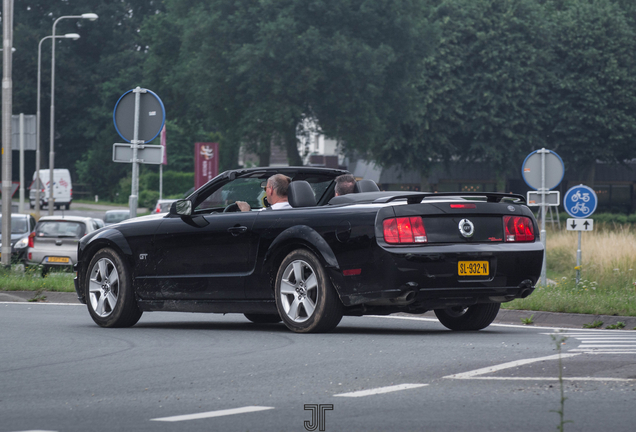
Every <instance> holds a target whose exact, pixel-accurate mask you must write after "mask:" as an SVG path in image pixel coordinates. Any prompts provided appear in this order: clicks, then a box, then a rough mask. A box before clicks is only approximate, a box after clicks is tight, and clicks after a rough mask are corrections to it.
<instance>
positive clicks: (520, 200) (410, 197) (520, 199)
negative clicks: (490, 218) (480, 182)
mask: <svg viewBox="0 0 636 432" xmlns="http://www.w3.org/2000/svg"><path fill="white" fill-rule="evenodd" d="M438 197H456V198H464V197H475V198H486V201H487V202H494V203H498V202H501V201H502V200H503V199H506V198H509V199H511V200H513V201H514V202H515V203H517V204H525V203H526V198H525V197H524V196H523V195H517V194H512V193H501V192H441V193H426V192H415V193H406V194H405V193H400V194H396V195H392V196H387V197H382V198H377V199H375V200H374V201H373V202H374V203H388V202H391V201H395V200H399V199H406V201H407V203H409V204H418V203H421V202H422V200H424V199H426V198H438Z"/></svg>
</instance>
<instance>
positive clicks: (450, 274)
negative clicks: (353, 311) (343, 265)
mask: <svg viewBox="0 0 636 432" xmlns="http://www.w3.org/2000/svg"><path fill="white" fill-rule="evenodd" d="M543 253H544V252H543V246H542V245H541V243H540V242H533V243H525V244H524V243H518V244H514V245H511V244H504V243H498V244H474V245H466V244H463V245H433V246H418V247H410V248H388V247H387V248H382V247H378V248H377V250H376V252H375V253H374V256H373V259H372V260H370V262H367V263H361V269H362V271H361V273H360V275H356V276H343V275H342V273H341V272H340V271H339V270H335V269H333V270H331V272H330V275H331V279H332V281H333V282H334V285H336V288H337V289H338V292H339V294H340V297H341V300H342V302H343V304H344V305H345V306H354V305H359V304H367V303H370V304H374V305H392V304H401V305H407V304H415V303H417V304H419V305H421V306H422V307H425V308H426V309H435V308H441V307H449V306H456V305H465V304H471V303H473V304H474V303H485V302H504V301H510V300H513V299H514V298H520V297H527V296H528V295H529V294H530V293H531V292H532V291H533V289H534V285H535V284H536V282H537V280H538V279H539V276H540V274H541V266H542V263H543ZM459 261H488V262H489V267H490V272H489V275H488V276H479V277H460V276H458V262H459ZM391 300H397V301H393V302H391Z"/></svg>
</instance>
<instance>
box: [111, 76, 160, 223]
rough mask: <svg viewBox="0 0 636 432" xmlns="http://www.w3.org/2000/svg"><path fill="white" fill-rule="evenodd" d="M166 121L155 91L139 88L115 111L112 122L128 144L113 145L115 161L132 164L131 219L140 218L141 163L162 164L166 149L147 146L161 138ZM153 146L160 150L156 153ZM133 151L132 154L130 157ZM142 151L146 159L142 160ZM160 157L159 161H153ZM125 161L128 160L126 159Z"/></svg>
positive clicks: (123, 97)
mask: <svg viewBox="0 0 636 432" xmlns="http://www.w3.org/2000/svg"><path fill="white" fill-rule="evenodd" d="M165 120H166V113H165V109H164V107H163V102H161V99H159V96H157V95H156V94H155V93H154V92H153V91H151V90H148V89H142V88H141V87H137V88H135V89H133V90H128V91H127V92H126V93H124V94H123V95H122V96H121V97H120V98H119V100H118V101H117V103H116V104H115V110H114V111H113V122H114V123H115V129H116V130H117V133H118V134H119V136H120V137H122V138H123V139H124V140H125V141H126V142H129V143H130V146H128V145H127V144H114V145H113V161H115V162H123V163H132V185H131V192H130V198H129V200H128V202H129V206H130V217H135V216H137V201H138V194H139V164H140V163H161V161H162V160H163V148H162V147H161V146H149V145H144V144H145V143H147V142H150V141H152V140H153V139H155V138H156V137H157V135H159V132H161V129H162V128H163V125H164V123H165ZM153 147H159V148H160V149H159V150H158V152H157V150H156V149H153ZM129 151H130V154H129ZM140 151H141V153H142V154H143V156H144V157H143V158H140ZM157 156H159V161H158V162H154V161H155V160H156V157H157ZM124 159H125V160H124ZM146 159H147V160H148V161H146Z"/></svg>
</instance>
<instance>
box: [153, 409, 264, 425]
mask: <svg viewBox="0 0 636 432" xmlns="http://www.w3.org/2000/svg"><path fill="white" fill-rule="evenodd" d="M271 409H274V407H265V406H246V407H242V408H232V409H226V410H219V411H208V412H202V413H197V414H186V415H178V416H172V417H161V418H155V419H150V421H161V422H179V421H186V420H198V419H205V418H212V417H222V416H229V415H234V414H245V413H251V412H257V411H265V410H271Z"/></svg>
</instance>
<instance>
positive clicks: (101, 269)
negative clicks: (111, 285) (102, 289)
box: [95, 259, 108, 282]
mask: <svg viewBox="0 0 636 432" xmlns="http://www.w3.org/2000/svg"><path fill="white" fill-rule="evenodd" d="M97 266H98V267H99V273H97V274H98V275H99V276H101V277H100V279H101V280H102V282H103V281H105V280H106V278H107V275H108V273H107V272H108V266H107V265H106V260H103V259H101V260H99V261H97ZM95 276H97V275H95Z"/></svg>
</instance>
